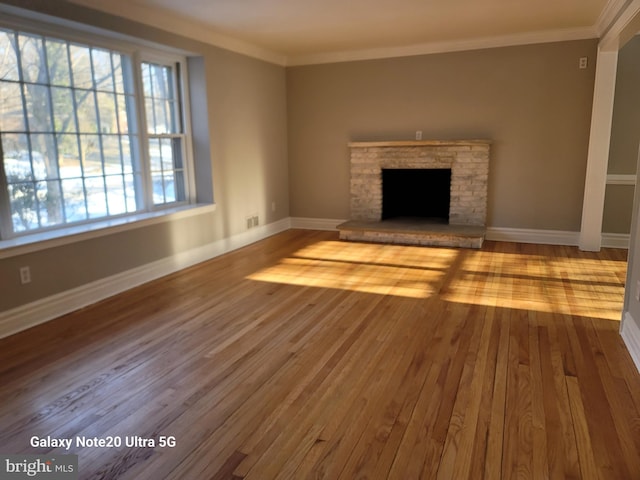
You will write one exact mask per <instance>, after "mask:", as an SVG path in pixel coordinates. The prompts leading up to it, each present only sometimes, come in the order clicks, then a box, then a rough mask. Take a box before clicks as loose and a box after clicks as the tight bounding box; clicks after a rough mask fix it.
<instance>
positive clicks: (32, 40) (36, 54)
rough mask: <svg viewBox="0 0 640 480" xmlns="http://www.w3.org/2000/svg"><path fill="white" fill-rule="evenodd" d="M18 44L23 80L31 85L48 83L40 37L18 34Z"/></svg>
mask: <svg viewBox="0 0 640 480" xmlns="http://www.w3.org/2000/svg"><path fill="white" fill-rule="evenodd" d="M18 44H19V45H20V59H21V60H22V78H23V80H24V81H25V82H31V83H40V84H47V83H49V79H48V78H47V66H46V64H45V61H44V58H45V57H44V44H43V42H42V37H38V36H34V35H25V34H20V35H18Z"/></svg>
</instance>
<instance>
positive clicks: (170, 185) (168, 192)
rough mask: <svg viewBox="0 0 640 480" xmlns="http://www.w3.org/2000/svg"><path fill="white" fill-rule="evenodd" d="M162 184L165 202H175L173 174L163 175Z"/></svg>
mask: <svg viewBox="0 0 640 480" xmlns="http://www.w3.org/2000/svg"><path fill="white" fill-rule="evenodd" d="M163 182H164V196H165V202H175V201H176V189H175V185H176V180H175V177H174V175H173V172H170V173H165V174H164V175H163Z"/></svg>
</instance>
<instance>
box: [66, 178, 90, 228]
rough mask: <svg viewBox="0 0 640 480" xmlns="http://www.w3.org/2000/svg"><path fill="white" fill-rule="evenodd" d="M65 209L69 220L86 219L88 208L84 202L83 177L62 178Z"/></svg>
mask: <svg viewBox="0 0 640 480" xmlns="http://www.w3.org/2000/svg"><path fill="white" fill-rule="evenodd" d="M62 193H63V198H64V210H65V212H66V214H67V222H78V221H81V220H86V218H87V209H86V206H85V203H84V185H83V183H82V179H81V178H71V179H68V180H62Z"/></svg>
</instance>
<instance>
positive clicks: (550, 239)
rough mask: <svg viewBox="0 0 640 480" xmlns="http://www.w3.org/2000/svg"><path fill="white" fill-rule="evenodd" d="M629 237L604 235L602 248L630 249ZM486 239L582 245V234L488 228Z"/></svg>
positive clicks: (624, 235)
mask: <svg viewBox="0 0 640 480" xmlns="http://www.w3.org/2000/svg"><path fill="white" fill-rule="evenodd" d="M629 237H630V236H629V234H623V233H603V234H602V246H603V247H606V248H629ZM486 238H487V240H495V241H499V242H517V243H540V244H544V245H570V246H577V245H579V243H580V232H571V231H564V230H534V229H527V228H501V227H487V236H486Z"/></svg>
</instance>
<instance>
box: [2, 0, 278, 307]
mask: <svg viewBox="0 0 640 480" xmlns="http://www.w3.org/2000/svg"><path fill="white" fill-rule="evenodd" d="M5 3H13V4H14V5H17V6H22V7H28V8H32V9H35V10H39V11H42V12H48V13H55V14H57V15H60V16H62V17H67V18H69V19H72V20H77V21H80V22H83V23H87V24H93V25H96V26H102V27H105V28H109V29H111V30H116V31H120V32H122V33H127V34H131V35H135V36H137V37H140V38H144V39H148V40H152V41H155V42H160V43H163V44H167V45H170V46H174V47H177V48H180V49H183V50H187V51H189V52H194V53H195V54H196V55H197V56H201V57H202V58H201V60H199V61H196V62H195V67H196V71H200V72H201V75H200V79H199V80H198V79H196V80H197V82H196V85H194V88H193V94H194V95H196V96H197V98H194V101H195V102H199V103H198V105H200V106H202V104H203V102H205V99H204V98H202V97H203V96H206V100H207V101H208V108H204V109H202V108H201V109H200V110H202V112H201V115H202V116H203V117H202V118H200V119H199V122H200V123H198V125H194V127H195V128H194V131H195V132H196V134H197V137H198V138H196V151H197V152H198V155H200V156H202V155H205V156H206V157H205V162H206V161H208V162H210V164H211V167H210V168H209V169H208V171H209V173H207V168H205V169H203V171H204V174H203V175H201V176H200V177H199V178H198V181H199V182H200V183H202V182H204V184H205V185H206V183H207V182H208V183H210V177H211V175H213V178H214V189H213V195H214V198H215V202H216V204H217V208H216V210H215V212H213V213H209V214H205V215H199V216H195V217H191V218H186V219H182V220H178V221H174V222H168V223H163V224H160V225H153V226H151V227H145V228H139V229H135V230H132V231H129V232H124V233H118V234H113V235H109V236H107V237H102V238H99V239H94V240H87V241H83V242H79V243H74V244H70V245H66V246H63V247H58V248H52V249H48V250H42V251H39V252H36V253H31V254H28V255H22V256H19V257H11V258H8V259H4V260H0V291H1V292H2V293H1V294H0V311H3V310H7V309H10V308H12V307H17V306H19V305H23V304H26V303H29V302H32V301H35V300H38V299H40V298H43V297H46V296H48V295H52V294H55V293H58V292H62V291H64V290H67V289H70V288H73V287H77V286H81V285H83V284H85V283H88V282H91V281H94V280H98V279H101V278H104V277H107V276H110V275H113V274H116V273H119V272H123V271H126V270H129V269H132V268H135V267H138V266H141V265H144V264H145V263H148V262H152V261H155V260H159V259H162V258H164V257H169V256H171V255H173V254H175V253H178V252H182V251H186V250H188V249H190V248H196V247H198V246H202V245H206V244H208V243H211V242H214V241H217V240H220V239H224V238H227V237H230V236H233V235H236V234H239V233H242V232H244V231H245V230H246V220H245V217H246V216H248V215H253V214H258V215H259V217H260V223H261V224H265V223H270V222H274V221H277V220H279V219H282V218H286V217H288V216H289V208H288V206H289V198H288V169H287V140H286V138H287V132H286V128H287V125H286V77H285V69H284V68H283V67H279V66H275V65H271V64H268V63H265V62H262V61H258V60H254V59H251V58H248V57H245V56H242V55H238V54H234V53H230V52H228V51H225V50H222V49H218V48H215V47H211V46H208V45H203V44H199V43H197V42H193V41H190V40H187V39H184V38H180V37H177V36H174V35H169V34H166V33H163V32H161V31H158V30H155V29H153V28H149V27H145V26H142V25H139V24H135V23H132V22H129V21H125V20H122V19H118V18H115V17H111V16H108V15H103V14H98V13H96V12H92V11H90V10H87V9H85V8H82V7H79V6H77V5H71V6H69V5H68V4H66V3H65V2H49V1H47V0H16V1H10V2H5ZM192 80H193V79H192ZM198 82H199V83H200V84H199V85H198V84H197V83H198ZM196 110H197V109H196ZM203 124H204V125H205V126H204V128H203ZM207 124H208V125H207ZM207 175H208V176H209V178H206V177H207ZM202 176H204V177H205V178H204V179H203V178H202ZM272 202H276V211H275V212H273V211H272V209H271V206H272ZM23 265H29V266H30V267H31V270H32V278H33V281H32V283H31V284H29V285H27V286H22V285H20V284H19V274H18V269H19V267H20V266H23Z"/></svg>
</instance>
